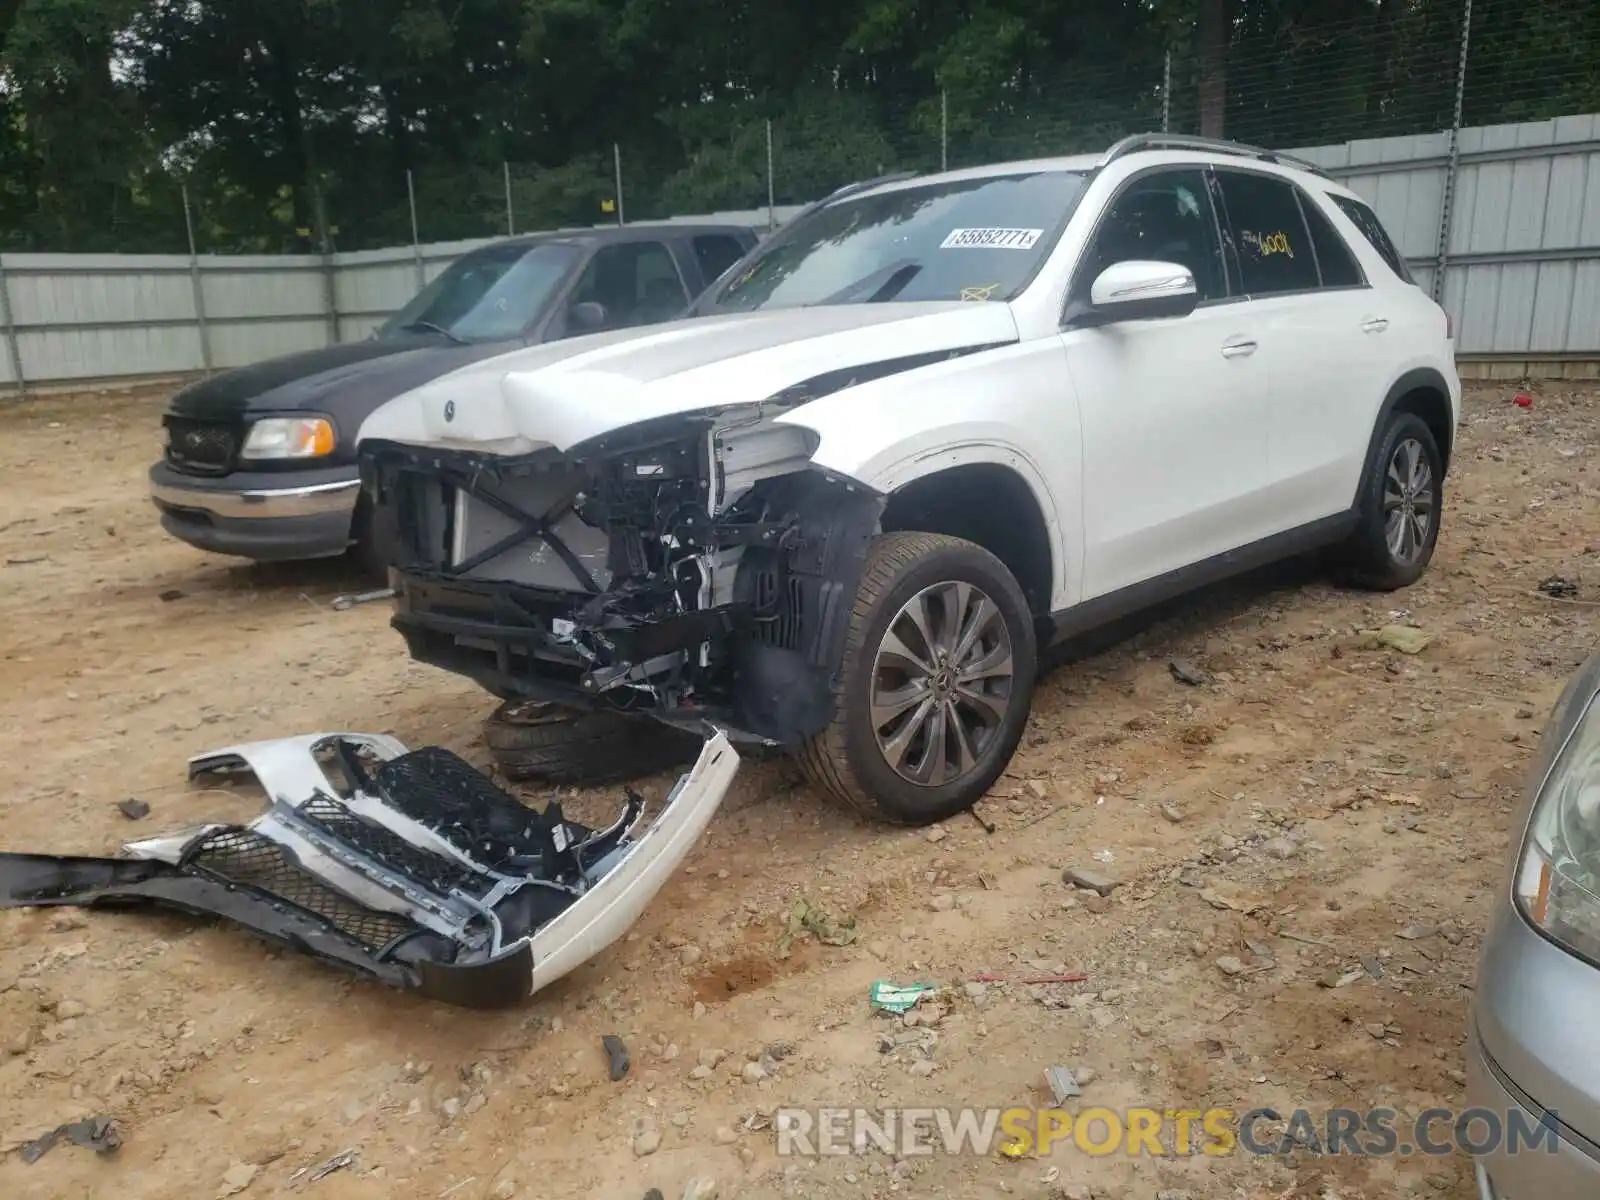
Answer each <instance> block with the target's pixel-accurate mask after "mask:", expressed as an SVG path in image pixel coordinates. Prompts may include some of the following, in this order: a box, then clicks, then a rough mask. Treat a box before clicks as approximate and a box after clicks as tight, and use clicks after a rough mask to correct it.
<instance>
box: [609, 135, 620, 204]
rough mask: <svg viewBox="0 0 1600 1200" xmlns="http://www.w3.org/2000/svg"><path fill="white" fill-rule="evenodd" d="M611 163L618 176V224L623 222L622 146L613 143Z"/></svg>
mask: <svg viewBox="0 0 1600 1200" xmlns="http://www.w3.org/2000/svg"><path fill="white" fill-rule="evenodd" d="M611 164H612V166H613V167H614V168H615V170H616V176H617V224H618V225H621V224H622V147H621V146H619V145H617V143H616V142H612V143H611Z"/></svg>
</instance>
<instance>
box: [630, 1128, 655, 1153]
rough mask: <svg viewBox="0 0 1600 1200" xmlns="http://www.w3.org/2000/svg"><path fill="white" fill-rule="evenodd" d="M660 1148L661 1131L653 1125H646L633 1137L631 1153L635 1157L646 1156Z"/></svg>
mask: <svg viewBox="0 0 1600 1200" xmlns="http://www.w3.org/2000/svg"><path fill="white" fill-rule="evenodd" d="M659 1149H661V1131H660V1130H659V1129H657V1128H655V1127H654V1126H653V1125H647V1126H645V1127H644V1128H643V1129H641V1130H639V1132H638V1133H636V1134H634V1137H633V1153H634V1157H636V1158H648V1157H649V1156H650V1155H652V1154H654V1153H655V1152H656V1151H657V1150H659Z"/></svg>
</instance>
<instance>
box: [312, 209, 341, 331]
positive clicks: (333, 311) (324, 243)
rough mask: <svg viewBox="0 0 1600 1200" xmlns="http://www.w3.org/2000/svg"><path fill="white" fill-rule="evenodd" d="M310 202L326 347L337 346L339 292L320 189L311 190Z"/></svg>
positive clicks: (326, 213) (326, 216)
mask: <svg viewBox="0 0 1600 1200" xmlns="http://www.w3.org/2000/svg"><path fill="white" fill-rule="evenodd" d="M311 202H312V204H313V205H314V209H315V213H316V219H317V250H318V252H319V253H320V254H321V255H322V302H323V304H324V305H325V306H326V308H327V310H328V345H330V346H337V345H338V344H339V341H340V338H341V336H342V330H340V328H339V290H338V286H337V284H336V283H335V280H334V276H335V274H336V271H337V268H336V267H335V266H334V265H333V238H332V237H331V236H330V235H329V233H328V205H327V201H326V200H325V199H324V197H323V195H322V189H321V188H320V187H317V188H313V189H312V190H311Z"/></svg>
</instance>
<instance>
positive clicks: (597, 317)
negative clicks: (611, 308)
mask: <svg viewBox="0 0 1600 1200" xmlns="http://www.w3.org/2000/svg"><path fill="white" fill-rule="evenodd" d="M609 316H610V314H609V313H607V312H606V306H605V305H604V304H601V303H600V302H599V301H598V300H584V301H581V302H580V303H578V304H574V305H573V306H572V307H571V308H569V309H567V333H568V334H569V335H571V336H574V337H575V336H577V335H578V334H581V333H598V332H600V330H602V329H604V328H605V327H606V321H607V319H608V318H609Z"/></svg>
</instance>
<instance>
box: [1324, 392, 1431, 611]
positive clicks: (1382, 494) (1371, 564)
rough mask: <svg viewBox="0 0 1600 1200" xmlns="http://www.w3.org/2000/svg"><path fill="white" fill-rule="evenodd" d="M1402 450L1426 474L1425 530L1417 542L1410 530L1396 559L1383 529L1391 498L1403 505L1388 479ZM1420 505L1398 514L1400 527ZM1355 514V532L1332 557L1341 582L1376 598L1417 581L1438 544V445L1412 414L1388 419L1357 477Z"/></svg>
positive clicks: (1392, 503) (1413, 504)
mask: <svg viewBox="0 0 1600 1200" xmlns="http://www.w3.org/2000/svg"><path fill="white" fill-rule="evenodd" d="M1402 448H1414V449H1415V450H1416V452H1417V453H1418V454H1419V461H1420V462H1421V463H1422V464H1423V465H1424V466H1425V469H1426V471H1427V474H1428V480H1427V484H1428V489H1427V499H1426V507H1427V529H1426V532H1425V533H1424V535H1423V536H1422V537H1421V538H1420V539H1419V538H1417V537H1416V536H1415V532H1416V530H1415V526H1414V525H1413V526H1411V528H1410V530H1409V533H1410V537H1409V538H1408V540H1406V541H1405V542H1404V543H1403V544H1402V552H1401V553H1398V554H1397V553H1396V552H1395V551H1394V550H1393V549H1391V547H1390V542H1389V536H1388V528H1387V527H1388V519H1389V515H1390V513H1391V512H1392V511H1393V510H1394V509H1395V506H1396V499H1397V497H1398V499H1399V504H1400V505H1401V506H1404V505H1405V497H1404V496H1403V495H1401V494H1400V492H1398V491H1397V489H1396V487H1395V483H1396V480H1395V479H1394V478H1393V477H1392V476H1391V468H1392V467H1396V466H1397V465H1402V464H1397V462H1396V456H1397V455H1398V454H1400V453H1401V452H1402ZM1401 473H1402V474H1405V472H1404V471H1402V472H1401ZM1420 499H1421V496H1420V493H1419V495H1418V496H1417V497H1414V498H1413V499H1412V501H1411V505H1410V507H1409V508H1404V507H1403V508H1402V524H1404V515H1405V513H1406V512H1421V511H1422V509H1423V505H1422V504H1421V503H1418V500H1420ZM1356 510H1357V516H1358V522H1357V525H1356V528H1355V532H1354V533H1352V534H1351V535H1350V537H1349V539H1348V540H1347V541H1346V542H1345V543H1344V544H1343V545H1342V546H1340V547H1339V548H1338V552H1337V554H1336V560H1337V565H1338V567H1339V574H1340V576H1341V578H1342V579H1343V580H1344V581H1345V582H1346V583H1349V584H1351V585H1353V586H1356V587H1362V588H1369V589H1371V590H1373V591H1379V592H1392V591H1396V590H1397V589H1399V588H1403V587H1409V586H1411V585H1412V584H1413V583H1415V582H1416V581H1417V580H1418V579H1420V578H1421V577H1422V573H1423V572H1424V571H1426V570H1427V569H1428V564H1429V562H1431V561H1432V559H1433V550H1434V546H1435V545H1436V544H1437V543H1438V540H1439V522H1440V517H1441V516H1442V515H1443V513H1444V456H1443V455H1442V454H1440V453H1439V443H1438V442H1436V441H1435V440H1434V437H1433V432H1432V431H1431V430H1430V429H1429V428H1428V425H1427V422H1425V421H1424V420H1423V419H1422V418H1421V417H1419V416H1417V415H1416V414H1415V413H1408V412H1402V413H1396V414H1394V415H1393V416H1392V417H1390V418H1389V424H1388V426H1387V427H1386V428H1385V429H1384V432H1383V436H1382V437H1381V438H1379V439H1378V443H1377V446H1376V448H1375V449H1374V451H1373V456H1372V460H1371V461H1370V462H1369V463H1368V464H1367V469H1366V471H1365V472H1364V474H1363V475H1362V482H1361V495H1360V497H1359V499H1358V501H1357V505H1356Z"/></svg>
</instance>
